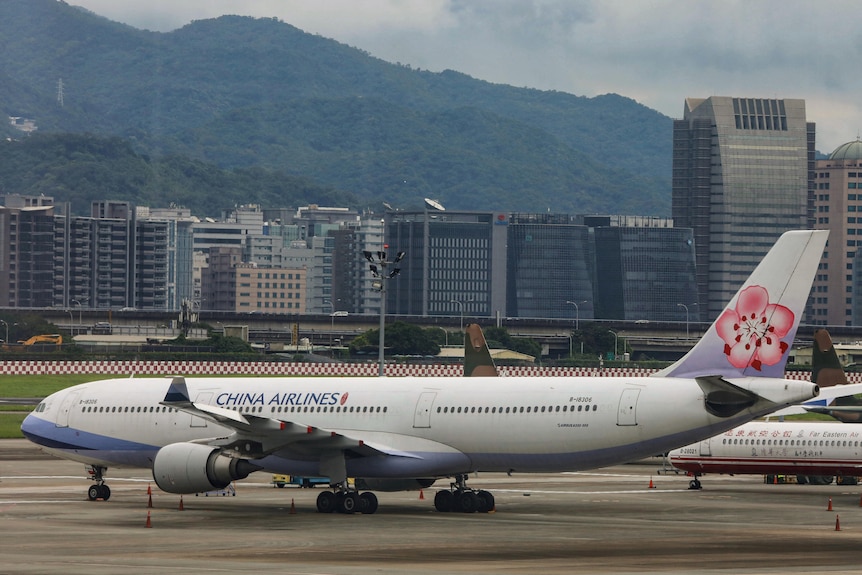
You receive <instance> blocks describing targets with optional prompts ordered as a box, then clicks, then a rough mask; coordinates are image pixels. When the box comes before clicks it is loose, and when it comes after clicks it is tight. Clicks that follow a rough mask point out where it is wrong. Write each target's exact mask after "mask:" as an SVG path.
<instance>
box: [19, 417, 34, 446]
mask: <svg viewBox="0 0 862 575" xmlns="http://www.w3.org/2000/svg"><path fill="white" fill-rule="evenodd" d="M36 423H37V418H36V417H35V416H34V415H33V414H32V413H31V414H29V415H27V417H25V418H24V421H22V422H21V433H23V434H24V437H26V438H27V439H29V440H30V441H35V437H36V433H35V431H36Z"/></svg>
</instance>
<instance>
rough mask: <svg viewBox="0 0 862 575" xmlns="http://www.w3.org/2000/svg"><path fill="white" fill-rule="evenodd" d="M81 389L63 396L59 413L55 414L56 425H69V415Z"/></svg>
mask: <svg viewBox="0 0 862 575" xmlns="http://www.w3.org/2000/svg"><path fill="white" fill-rule="evenodd" d="M82 391H83V390H82V389H79V390H78V391H73V392H71V393H68V394H66V397H64V398H63V402H62V403H61V404H60V413H59V415H57V423H56V426H57V427H69V417H70V416H71V415H72V410H73V409H75V405H76V404H77V403H78V398H79V397H80V396H81V392H82Z"/></svg>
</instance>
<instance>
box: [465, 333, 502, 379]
mask: <svg viewBox="0 0 862 575" xmlns="http://www.w3.org/2000/svg"><path fill="white" fill-rule="evenodd" d="M464 375H465V376H467V377H470V376H472V377H479V376H496V375H499V374H498V373H497V366H495V365H494V359H493V358H492V357H491V352H490V350H489V349H488V342H486V341H485V334H484V333H482V328H481V327H480V326H479V324H476V323H471V324H470V325H468V326H467V327H466V329H464Z"/></svg>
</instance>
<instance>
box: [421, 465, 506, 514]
mask: <svg viewBox="0 0 862 575" xmlns="http://www.w3.org/2000/svg"><path fill="white" fill-rule="evenodd" d="M434 508H435V509H437V511H440V512H441V513H446V512H448V511H460V512H462V513H476V512H478V513H488V512H489V511H493V510H494V495H493V494H492V493H491V492H490V491H485V490H484V489H483V490H475V489H470V488H469V487H467V475H466V474H461V475H456V476H455V482H454V483H452V484H451V485H450V486H449V489H444V490H441V491H438V492H437V494H436V495H435V496H434Z"/></svg>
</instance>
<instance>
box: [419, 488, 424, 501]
mask: <svg viewBox="0 0 862 575" xmlns="http://www.w3.org/2000/svg"><path fill="white" fill-rule="evenodd" d="M419 499H425V491H423V490H422V489H420V490H419Z"/></svg>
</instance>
